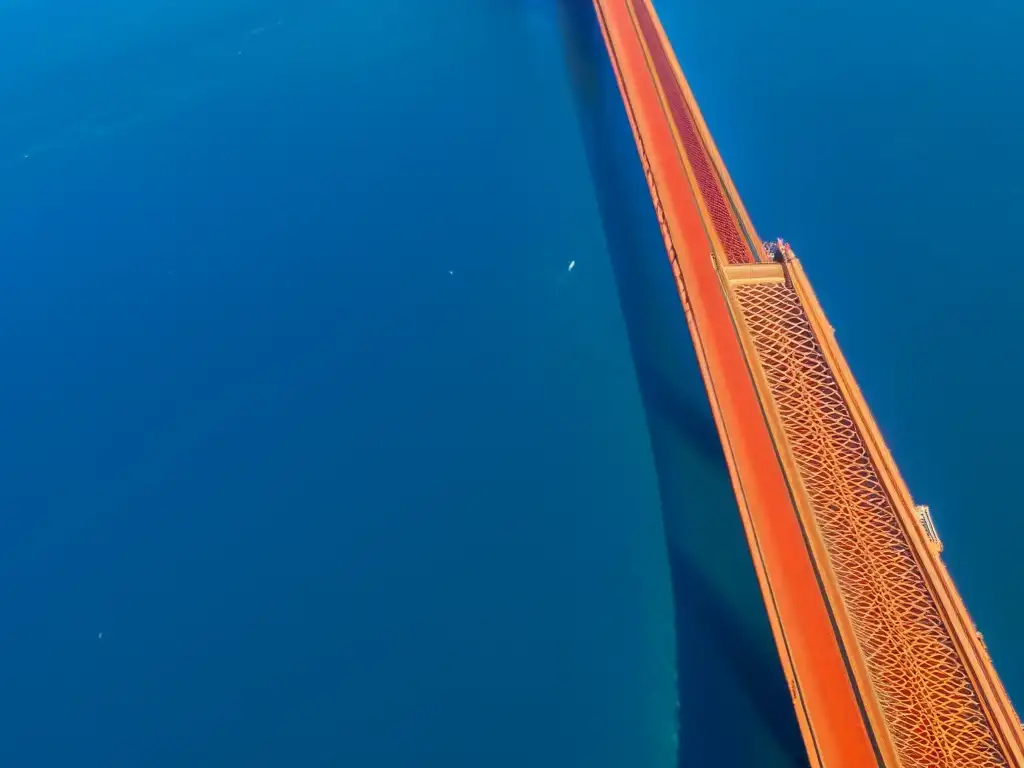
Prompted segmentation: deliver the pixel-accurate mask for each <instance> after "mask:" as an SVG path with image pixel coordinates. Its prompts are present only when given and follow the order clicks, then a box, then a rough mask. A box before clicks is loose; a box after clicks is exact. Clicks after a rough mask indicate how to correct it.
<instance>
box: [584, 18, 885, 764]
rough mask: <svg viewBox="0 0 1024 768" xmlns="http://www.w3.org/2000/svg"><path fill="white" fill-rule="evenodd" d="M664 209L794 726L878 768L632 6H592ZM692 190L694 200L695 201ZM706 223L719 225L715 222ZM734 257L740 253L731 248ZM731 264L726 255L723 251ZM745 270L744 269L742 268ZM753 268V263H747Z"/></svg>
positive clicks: (832, 756)
mask: <svg viewBox="0 0 1024 768" xmlns="http://www.w3.org/2000/svg"><path fill="white" fill-rule="evenodd" d="M594 4H595V7H596V9H597V13H598V17H599V19H600V23H601V28H602V32H603V34H604V37H605V42H606V44H607V47H608V50H609V54H610V56H611V59H612V64H613V67H614V69H615V74H616V78H617V79H618V82H619V87H620V90H621V92H622V96H623V99H624V101H625V104H626V108H627V112H628V114H629V119H630V123H631V125H632V128H633V132H634V137H635V139H636V142H637V146H638V147H639V149H640V152H641V158H642V160H643V162H644V166H645V171H646V173H647V178H648V183H649V186H650V189H651V194H652V196H653V198H654V202H655V206H656V208H657V209H658V214H659V219H660V222H661V225H662V232H663V235H664V238H665V243H666V247H667V248H668V251H669V253H670V255H671V258H672V264H673V269H674V270H675V274H676V281H677V284H678V287H679V291H680V295H681V297H682V300H683V303H684V306H685V308H686V310H687V312H686V314H687V322H688V323H689V324H690V329H691V333H692V336H693V339H694V343H695V346H696V347H697V352H698V358H699V362H700V365H701V369H702V372H703V374H704V379H705V383H706V385H707V388H708V395H709V398H710V400H711V405H712V411H713V413H714V417H715V420H716V422H717V425H718V429H719V432H720V434H721V435H722V436H723V444H724V447H725V452H726V460H727V462H728V465H729V473H730V476H731V478H732V482H733V486H734V489H735V492H736V496H737V499H738V500H739V503H740V507H741V514H742V516H743V520H744V526H745V528H746V532H747V537H748V541H749V544H750V547H751V551H752V553H753V554H754V561H755V567H756V568H757V570H758V575H759V580H760V582H761V586H762V591H763V593H764V598H765V604H766V606H767V607H768V612H769V617H770V619H771V624H772V629H773V632H774V634H775V639H776V643H777V644H778V647H779V651H780V657H781V659H782V662H783V667H784V670H785V673H786V676H787V678H788V679H789V682H790V686H791V690H792V693H793V697H794V700H795V702H796V709H797V716H798V719H799V721H800V726H801V730H802V732H803V734H804V739H805V741H806V743H807V747H808V754H809V755H810V757H811V760H812V762H813V763H814V764H815V765H824V766H828V767H829V768H839V767H840V766H848V767H849V768H865V767H867V766H877V765H879V764H880V763H882V762H883V760H884V757H885V756H883V755H882V754H880V752H879V746H878V744H877V743H876V742H875V740H874V739H873V737H872V733H871V731H870V729H869V727H868V725H867V715H866V713H865V711H864V709H863V706H862V703H861V702H860V701H859V699H858V697H857V694H856V689H855V686H854V685H853V684H852V683H851V674H852V672H851V670H850V667H849V664H848V661H847V659H846V658H845V657H844V656H843V653H842V651H841V644H840V643H839V642H838V641H837V638H836V634H837V629H836V626H835V623H834V619H833V616H832V614H831V611H830V608H829V605H828V602H827V601H826V599H825V598H824V596H823V594H822V587H821V583H820V579H819V574H818V572H817V570H816V567H815V562H814V559H813V557H812V556H811V554H810V551H809V548H808V544H807V541H806V539H805V536H804V531H803V529H802V528H801V525H800V519H799V515H798V512H797V510H796V506H795V502H794V500H793V497H792V493H791V489H790V487H789V486H788V484H787V480H786V475H785V472H784V471H783V469H782V465H781V461H780V457H779V454H778V452H777V450H776V446H775V442H774V440H773V437H772V433H771V430H770V429H769V427H768V424H767V422H766V418H765V414H764V412H763V410H762V406H761V402H760V399H759V397H758V392H757V390H756V387H755V384H754V380H753V378H752V373H751V370H750V368H749V366H748V362H747V358H746V355H745V352H744V349H743V345H742V343H741V341H740V338H739V336H738V334H737V330H736V328H735V326H734V323H733V318H732V315H731V314H730V310H729V304H728V300H727V296H726V293H725V290H724V287H723V285H722V283H721V279H720V275H719V272H718V270H717V269H716V266H715V261H714V256H713V255H712V250H713V243H714V242H716V241H719V242H720V237H719V232H718V231H713V232H709V231H708V230H707V229H706V227H705V221H708V220H709V218H706V217H705V216H703V215H702V210H701V202H699V199H698V195H699V193H700V192H701V190H699V189H698V190H694V189H693V188H692V187H691V184H690V181H689V180H690V179H691V178H694V172H693V169H692V167H691V165H690V163H689V162H688V160H687V158H686V156H685V153H684V152H682V151H681V148H680V146H679V144H678V140H677V136H678V135H679V129H678V125H677V124H676V123H675V121H674V120H673V118H672V116H670V115H669V114H668V112H667V111H666V110H665V109H664V107H663V102H662V98H663V94H662V93H661V91H660V90H659V83H658V81H657V79H656V75H655V74H654V72H653V70H654V68H655V66H656V65H655V64H654V63H652V61H651V58H652V57H651V56H650V55H649V53H648V51H647V50H646V48H645V44H644V42H645V38H644V36H643V33H642V31H641V30H640V28H639V25H638V21H637V18H636V13H635V8H634V7H633V4H632V2H631V0H594ZM695 192H696V193H697V194H695ZM710 220H712V221H714V219H713V218H711V219H710ZM734 248H735V246H734ZM718 252H719V253H724V254H726V256H728V255H729V254H730V253H734V252H735V251H730V250H729V247H728V246H726V247H725V248H723V249H721V250H719V251H718ZM736 260H740V259H736ZM750 260H751V261H753V259H752V258H751V259H750Z"/></svg>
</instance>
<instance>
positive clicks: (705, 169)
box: [631, 2, 755, 264]
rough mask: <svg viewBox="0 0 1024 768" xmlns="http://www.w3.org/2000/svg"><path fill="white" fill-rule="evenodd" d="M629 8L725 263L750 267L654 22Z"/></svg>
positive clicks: (637, 5) (642, 9)
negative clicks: (656, 76) (722, 252)
mask: <svg viewBox="0 0 1024 768" xmlns="http://www.w3.org/2000/svg"><path fill="white" fill-rule="evenodd" d="M631 5H632V8H633V16H634V18H635V19H636V22H637V26H638V27H639V29H640V31H641V33H642V37H643V39H644V42H645V43H646V45H647V50H648V53H649V54H650V57H651V61H652V62H653V63H654V68H655V69H656V70H657V74H658V80H659V81H660V84H661V87H662V89H663V92H664V95H665V101H666V103H667V106H668V111H669V113H670V114H671V120H672V124H673V125H674V126H675V128H676V133H677V134H678V135H679V139H680V141H681V142H682V145H683V149H684V150H685V151H686V157H687V159H688V160H689V162H690V166H691V168H692V170H693V177H694V180H695V181H696V184H697V187H698V189H699V191H700V196H701V198H702V200H703V201H704V205H705V207H706V209H707V212H708V217H709V218H710V219H711V222H712V224H713V226H714V229H715V234H716V235H717V236H718V240H719V242H720V243H721V244H722V248H723V250H724V256H725V260H726V262H728V263H729V264H750V263H752V262H754V261H755V258H754V251H753V249H752V247H751V244H750V243H749V242H748V241H747V239H746V238H745V237H744V236H743V234H742V233H741V232H740V228H739V226H737V223H736V220H737V217H736V215H735V211H734V210H733V207H732V205H731V204H730V203H729V201H728V194H727V193H726V191H725V189H724V185H723V184H722V179H721V178H720V177H719V175H718V172H717V171H716V170H715V168H714V167H713V164H712V163H711V160H710V158H709V155H708V152H707V151H706V148H705V146H704V141H703V139H702V138H701V136H700V132H699V131H698V130H697V121H696V119H695V118H694V116H693V114H692V112H691V111H690V108H689V106H688V105H687V103H686V98H685V97H684V96H683V91H682V88H681V87H680V85H679V81H678V79H677V78H676V75H675V70H674V69H673V67H672V63H671V62H670V60H669V57H668V54H667V53H666V52H665V47H664V46H663V45H662V43H661V38H660V37H659V36H658V31H657V27H656V26H655V23H654V20H653V19H652V18H651V14H650V12H649V11H648V10H647V6H646V4H645V3H643V2H632V3H631Z"/></svg>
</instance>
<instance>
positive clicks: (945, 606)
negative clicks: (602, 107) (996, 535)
mask: <svg viewBox="0 0 1024 768" xmlns="http://www.w3.org/2000/svg"><path fill="white" fill-rule="evenodd" d="M593 2H594V6H595V8H596V10H597V15H598V18H599V21H600V24H601V28H602V32H603V34H604V39H605V43H606V45H607V47H608V53H609V55H610V57H611V60H612V65H613V68H614V70H615V75H616V78H617V80H618V84H619V89H620V91H621V93H622V98H623V101H624V103H625V106H626V111H627V113H628V116H629V120H630V123H631V125H632V128H633V134H634V137H635V139H636V144H637V148H638V150H639V154H640V159H641V162H642V163H643V167H644V171H645V173H646V175H647V182H648V185H649V187H650V191H651V197H652V199H653V202H654V206H655V208H656V210H657V214H658V219H659V222H660V224H661V228H662V234H663V236H664V239H665V246H666V249H667V250H668V256H669V260H670V261H671V264H672V268H673V271H674V273H675V278H676V283H677V285H678V288H679V296H680V299H681V301H682V304H683V308H684V310H685V313H686V319H687V322H688V323H689V327H690V332H691V335H692V337H693V342H694V347H695V348H696V351H697V356H698V360H699V363H700V368H701V372H702V374H703V377H704V382H705V385H706V387H707V392H708V397H709V398H710V401H711V409H712V412H713V414H714V417H715V422H716V424H717V426H718V432H719V435H720V436H721V440H722V445H723V448H724V450H725V456H726V461H727V463H728V466H729V474H730V477H731V479H732V484H733V488H734V490H735V493H736V500H737V502H738V505H739V511H740V515H741V516H742V518H743V524H744V527H745V530H746V535H747V541H748V543H749V545H750V551H751V554H752V556H753V560H754V566H755V569H756V571H757V577H758V580H759V582H760V586H761V591H762V594H763V597H764V602H765V606H766V608H767V611H768V616H769V619H770V621H771V626H772V631H773V633H774V636H775V642H776V644H777V646H778V651H779V657H780V659H781V661H782V666H783V669H784V671H785V674H786V678H787V680H788V681H789V686H790V691H791V693H792V696H793V703H794V706H795V708H796V714H797V719H798V721H799V723H800V728H801V731H802V733H803V738H804V742H805V744H806V747H807V752H808V755H809V757H810V762H811V765H813V766H824V767H825V768H840V766H849V767H850V768H854V767H856V768H866V767H867V766H886V768H889V767H890V766H902V767H903V768H912V767H913V768H918V767H920V768H936V767H938V766H949V767H950V768H953V767H954V766H955V767H957V768H960V767H963V768H968V767H971V768H973V767H974V766H979V767H980V766H993V767H994V766H1013V767H1014V768H1024V730H1022V728H1021V724H1020V721H1019V719H1018V716H1017V714H1016V713H1015V712H1014V709H1013V706H1012V704H1011V703H1010V700H1009V698H1008V697H1007V694H1006V691H1005V690H1004V688H1003V686H1002V683H1001V682H1000V680H999V678H998V676H997V675H996V672H995V669H994V668H993V666H992V662H991V660H990V659H989V656H988V652H987V651H986V649H985V645H984V642H983V641H982V638H981V635H980V634H979V633H978V632H977V630H976V629H975V627H974V624H973V623H972V621H971V618H970V616H969V615H968V613H967V610H966V608H965V607H964V604H963V602H962V600H961V598H960V595H959V594H958V592H957V590H956V587H955V586H954V584H953V582H952V580H951V579H950V576H949V574H948V572H947V571H946V568H945V566H944V565H943V563H942V560H941V558H940V552H941V550H942V546H941V543H940V541H939V538H938V535H937V534H936V531H935V527H934V526H933V525H932V522H931V518H930V515H929V514H928V509H927V507H923V506H917V505H915V504H914V501H913V499H912V498H911V496H910V493H909V491H908V490H907V487H906V485H905V484H904V482H903V479H902V478H901V477H900V473H899V471H898V469H897V468H896V465H895V464H894V462H893V459H892V456H891V455H890V454H889V451H888V449H887V448H886V445H885V442H884V441H883V439H882V436H881V434H880V433H879V431H878V427H877V426H876V424H875V422H874V420H873V418H872V417H871V413H870V412H869V411H868V407H867V405H866V403H865V402H864V399H863V397H862V395H861V393H860V390H859V389H858V388H857V383H856V382H855V381H854V378H853V375H852V374H851V373H850V369H849V367H848V366H847V364H846V361H845V360H844V359H843V355H842V352H841V351H840V349H839V346H838V344H837V343H836V340H835V337H834V335H833V331H832V327H831V326H830V325H829V324H828V321H827V320H826V318H825V314H824V312H823V311H822V308H821V306H820V305H819V304H818V301H817V299H816V298H815V296H814V291H813V290H811V286H810V283H809V282H808V280H807V277H806V275H805V274H804V271H803V269H802V268H801V266H800V262H799V261H798V260H797V259H796V258H795V257H794V255H793V253H792V251H791V250H790V249H789V247H788V246H787V245H786V244H785V243H783V242H782V241H778V242H777V243H773V244H763V243H762V242H761V240H760V239H759V238H758V237H757V235H756V233H755V232H754V228H753V226H752V225H751V223H750V219H749V217H748V216H747V213H746V211H745V210H744V208H743V205H742V203H741V202H740V199H739V195H738V194H737V193H736V190H735V188H734V187H733V184H732V181H731V180H730V178H729V175H728V173H727V171H726V169H725V165H724V164H723V163H722V159H721V157H720V156H719V154H718V151H717V149H716V148H715V145H714V143H713V142H712V140H711V136H710V135H709V133H708V130H707V126H706V125H705V124H704V121H703V119H702V117H701V115H700V112H699V111H698V109H697V105H696V103H695V102H694V99H693V94H692V93H691V92H690V89H689V86H688V85H687V83H686V80H685V79H684V77H683V73H682V71H681V70H680V68H679V64H678V62H677V61H676V58H675V56H674V54H673V52H672V48H671V46H670V45H669V42H668V39H667V37H666V36H665V32H664V30H663V29H662V27H661V24H660V22H659V21H658V18H657V15H656V14H655V12H654V9H653V7H652V6H651V2H650V0H593Z"/></svg>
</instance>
